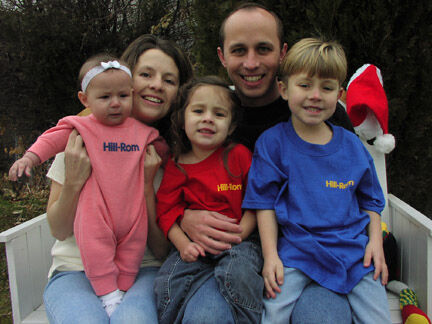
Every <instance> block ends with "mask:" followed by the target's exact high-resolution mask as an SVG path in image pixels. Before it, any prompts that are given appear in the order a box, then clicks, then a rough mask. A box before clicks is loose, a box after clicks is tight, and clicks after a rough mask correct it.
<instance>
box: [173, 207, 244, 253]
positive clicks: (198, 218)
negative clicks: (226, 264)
mask: <svg viewBox="0 0 432 324" xmlns="http://www.w3.org/2000/svg"><path fill="white" fill-rule="evenodd" d="M180 227H181V228H182V230H183V231H184V232H185V233H186V234H187V235H188V236H189V238H190V239H191V240H192V241H194V242H195V243H197V244H199V245H200V246H202V247H203V248H204V249H205V251H207V252H209V253H212V254H219V253H221V252H222V251H225V250H227V249H230V248H231V244H239V243H240V242H241V239H240V237H239V236H238V233H241V231H242V230H241V227H240V225H238V224H236V220H235V219H232V218H230V217H228V216H225V215H222V214H219V213H217V212H211V211H207V210H190V209H187V210H185V212H184V216H183V219H182V220H181V224H180Z"/></svg>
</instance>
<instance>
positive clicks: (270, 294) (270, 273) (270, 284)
mask: <svg viewBox="0 0 432 324" xmlns="http://www.w3.org/2000/svg"><path fill="white" fill-rule="evenodd" d="M262 276H263V278H264V285H265V288H266V297H267V298H276V293H280V292H281V289H280V287H279V286H280V285H282V284H283V280H284V270H283V264H282V261H281V259H280V258H279V257H278V256H275V257H272V258H266V259H264V267H263V271H262Z"/></svg>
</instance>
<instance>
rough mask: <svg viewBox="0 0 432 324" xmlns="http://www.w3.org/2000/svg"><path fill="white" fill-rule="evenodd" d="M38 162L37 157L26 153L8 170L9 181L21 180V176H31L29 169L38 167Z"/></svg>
mask: <svg viewBox="0 0 432 324" xmlns="http://www.w3.org/2000/svg"><path fill="white" fill-rule="evenodd" d="M39 162H40V160H39V157H38V156H37V155H36V154H34V153H32V152H27V153H26V154H24V156H23V157H22V158H21V159H19V160H17V161H15V163H14V164H12V166H11V168H10V169H9V180H12V181H17V180H18V178H21V177H22V175H23V174H25V175H26V176H27V177H30V176H31V169H32V168H33V167H34V166H36V165H38V164H39Z"/></svg>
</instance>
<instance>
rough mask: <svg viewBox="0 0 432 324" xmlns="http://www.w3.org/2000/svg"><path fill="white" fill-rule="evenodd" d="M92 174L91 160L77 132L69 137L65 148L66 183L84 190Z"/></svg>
mask: <svg viewBox="0 0 432 324" xmlns="http://www.w3.org/2000/svg"><path fill="white" fill-rule="evenodd" d="M90 173H91V164H90V159H89V157H88V154H87V150H86V148H85V146H84V142H83V139H82V137H81V135H80V134H78V131H77V130H75V129H74V130H73V131H72V133H71V134H70V135H69V140H68V142H67V144H66V148H65V183H64V185H65V186H66V185H70V186H77V188H78V189H79V190H81V189H82V187H83V186H84V184H85V183H86V181H87V179H88V177H89V176H90Z"/></svg>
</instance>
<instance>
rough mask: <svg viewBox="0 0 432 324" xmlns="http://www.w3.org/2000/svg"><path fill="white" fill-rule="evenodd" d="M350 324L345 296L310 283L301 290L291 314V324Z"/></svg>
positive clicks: (349, 309)
mask: <svg viewBox="0 0 432 324" xmlns="http://www.w3.org/2000/svg"><path fill="white" fill-rule="evenodd" d="M316 323H321V324H333V323H338V324H351V323H352V316H351V307H350V305H349V303H348V299H347V297H346V295H341V294H338V293H335V292H333V291H331V290H329V289H327V288H324V287H322V286H320V285H319V284H317V283H316V282H312V283H310V284H309V285H307V286H306V288H305V289H304V290H303V292H302V294H301V296H300V298H299V299H298V300H297V303H296V305H295V306H294V309H293V312H292V314H291V324H316Z"/></svg>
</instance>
